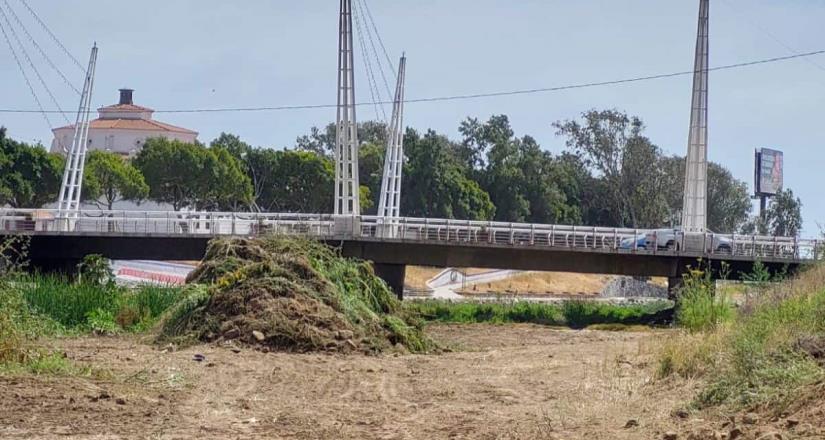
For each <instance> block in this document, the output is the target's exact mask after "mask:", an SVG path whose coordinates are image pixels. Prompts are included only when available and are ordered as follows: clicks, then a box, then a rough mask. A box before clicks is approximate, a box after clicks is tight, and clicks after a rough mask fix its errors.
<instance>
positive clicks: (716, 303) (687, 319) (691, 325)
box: [676, 271, 735, 332]
mask: <svg viewBox="0 0 825 440" xmlns="http://www.w3.org/2000/svg"><path fill="white" fill-rule="evenodd" d="M734 313H735V311H734V306H733V303H732V302H731V301H730V299H729V298H728V296H727V294H726V293H725V292H724V291H721V290H717V289H716V288H715V283H714V281H713V280H712V279H711V275H710V272H702V271H692V272H690V273H689V274H687V275H685V277H684V287H683V288H682V289H681V291H680V292H679V301H678V307H677V312H676V322H677V324H679V326H680V327H682V328H684V329H687V330H688V331H691V332H699V331H708V330H713V329H715V328H716V327H717V326H719V325H721V324H724V323H726V322H730V321H731V320H732V319H733V317H734Z"/></svg>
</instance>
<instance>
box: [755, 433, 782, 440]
mask: <svg viewBox="0 0 825 440" xmlns="http://www.w3.org/2000/svg"><path fill="white" fill-rule="evenodd" d="M784 438H785V437H782V434H780V433H778V432H769V433H767V434H763V435H761V436H759V437H757V439H756V440H783V439H784Z"/></svg>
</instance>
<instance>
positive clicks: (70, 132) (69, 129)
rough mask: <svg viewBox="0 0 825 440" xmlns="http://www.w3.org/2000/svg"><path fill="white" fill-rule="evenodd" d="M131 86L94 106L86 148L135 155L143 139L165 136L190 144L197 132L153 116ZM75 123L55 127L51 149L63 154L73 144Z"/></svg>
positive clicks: (143, 141) (196, 136) (141, 145)
mask: <svg viewBox="0 0 825 440" xmlns="http://www.w3.org/2000/svg"><path fill="white" fill-rule="evenodd" d="M133 93H134V90H132V89H120V101H119V102H118V103H117V104H115V105H110V106H107V107H101V108H99V109H97V111H98V118H97V119H95V120H93V121H90V122H89V140H88V142H89V147H88V149H89V151H91V150H104V151H111V152H114V153H118V154H122V155H124V156H134V155H135V154H137V152H138V151H140V149H141V148H142V147H143V144H144V143H145V142H146V139H150V138H166V139H170V140H179V141H182V142H187V143H193V142H195V141H196V140H197V139H198V132H196V131H193V130H189V129H186V128H181V127H176V126H174V125H171V124H166V123H164V122H160V121H156V120H154V119H152V114H153V113H154V110H152V109H151V108H147V107H142V106H139V105H135V104H134V102H133V99H132V98H133ZM74 130H75V126H74V125H68V126H65V127H60V128H55V129H54V130H53V133H54V140H53V141H52V146H51V151H52V152H53V153H61V154H66V150H68V149H69V148H70V147H71V145H72V139H73V137H74Z"/></svg>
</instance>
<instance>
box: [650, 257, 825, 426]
mask: <svg viewBox="0 0 825 440" xmlns="http://www.w3.org/2000/svg"><path fill="white" fill-rule="evenodd" d="M693 330H694V331H692V332H691V331H686V332H685V333H684V334H683V335H681V336H680V337H678V338H671V339H670V340H669V341H668V342H666V343H665V346H664V348H663V351H662V354H661V357H660V361H659V371H658V372H659V376H661V377H668V376H680V377H686V378H701V379H703V380H704V381H705V382H706V384H707V385H706V387H705V388H704V389H703V390H702V391H701V393H699V395H698V396H697V397H696V398H695V400H694V405H695V406H696V407H698V408H704V407H708V406H717V405H725V406H731V407H734V408H753V407H761V408H765V409H768V410H770V411H774V412H777V413H778V412H782V411H784V410H785V409H786V408H788V406H789V405H791V404H792V403H794V402H795V401H796V400H797V399H798V398H799V397H800V396H802V395H805V394H806V390H807V389H809V388H810V387H812V386H815V385H816V384H818V383H822V381H823V380H825V266H822V265H820V266H818V267H815V268H811V269H809V270H807V271H806V272H804V273H802V274H801V275H800V276H798V277H797V278H796V279H793V280H791V281H788V282H785V283H782V284H780V285H777V286H774V287H773V288H772V289H770V290H767V291H765V292H764V293H763V294H762V296H761V298H759V299H758V300H756V301H752V302H751V303H750V304H749V305H748V306H747V307H744V308H742V309H740V310H739V311H738V313H737V314H735V315H734V316H733V317H732V318H731V319H730V320H728V321H725V320H722V321H717V322H716V323H715V325H705V326H700V328H698V329H693ZM820 398H821V396H820Z"/></svg>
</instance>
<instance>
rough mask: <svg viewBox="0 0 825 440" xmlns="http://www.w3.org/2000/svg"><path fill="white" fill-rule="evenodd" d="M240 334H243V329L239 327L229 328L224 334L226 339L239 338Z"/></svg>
mask: <svg viewBox="0 0 825 440" xmlns="http://www.w3.org/2000/svg"><path fill="white" fill-rule="evenodd" d="M240 335H241V331H240V330H238V328H237V327H235V328H231V329H229V330H227V331H226V333H224V334H223V337H224V338H225V339H238V336H240Z"/></svg>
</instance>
